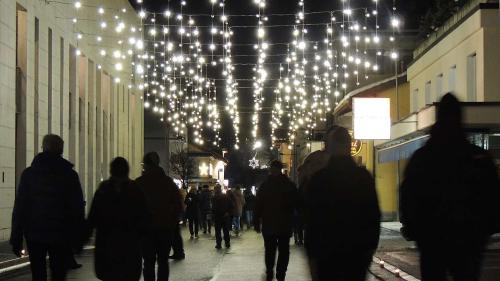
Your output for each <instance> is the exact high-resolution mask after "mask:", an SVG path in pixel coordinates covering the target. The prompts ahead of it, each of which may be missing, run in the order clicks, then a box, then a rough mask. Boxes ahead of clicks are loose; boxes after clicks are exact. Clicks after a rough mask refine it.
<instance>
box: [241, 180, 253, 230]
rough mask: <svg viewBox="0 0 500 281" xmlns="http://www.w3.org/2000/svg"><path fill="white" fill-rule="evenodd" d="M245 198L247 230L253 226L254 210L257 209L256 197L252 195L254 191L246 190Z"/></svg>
mask: <svg viewBox="0 0 500 281" xmlns="http://www.w3.org/2000/svg"><path fill="white" fill-rule="evenodd" d="M243 195H244V197H245V207H244V211H245V221H246V223H247V229H250V228H251V227H252V226H253V209H254V208H255V195H254V194H253V193H252V189H250V188H246V189H245V191H244V192H243Z"/></svg>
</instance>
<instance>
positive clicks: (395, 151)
mask: <svg viewBox="0 0 500 281" xmlns="http://www.w3.org/2000/svg"><path fill="white" fill-rule="evenodd" d="M428 139H429V136H428V135H427V136H423V137H420V138H417V139H413V140H410V141H407V142H404V143H401V144H398V145H395V146H392V147H388V148H384V149H381V150H379V151H377V159H378V160H377V161H378V163H388V162H394V161H398V160H404V159H409V158H410V157H411V156H412V155H413V153H414V152H415V151H417V149H419V148H421V147H422V146H424V144H425V143H426V142H427V140H428Z"/></svg>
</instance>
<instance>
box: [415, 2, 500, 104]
mask: <svg viewBox="0 0 500 281" xmlns="http://www.w3.org/2000/svg"><path fill="white" fill-rule="evenodd" d="M499 26H500V17H499V16H498V10H495V9H480V10H478V11H476V12H475V13H474V14H473V15H471V16H470V17H469V18H467V19H465V20H464V21H463V22H462V23H461V24H460V25H459V26H458V27H456V28H455V29H454V30H452V31H451V32H450V33H449V34H447V36H446V37H444V38H443V39H442V40H441V41H439V42H437V43H436V44H435V45H434V46H433V47H432V48H431V49H429V50H428V51H427V52H426V53H423V54H422V55H421V57H419V58H417V59H416V61H414V63H413V64H412V65H411V66H410V67H409V68H408V71H407V72H408V81H410V93H411V98H410V100H411V109H412V111H413V112H415V111H418V110H420V109H421V108H423V107H425V106H426V105H428V104H432V103H433V102H436V101H439V99H440V97H441V96H442V94H444V93H446V92H450V91H452V92H454V93H455V94H456V95H457V96H458V98H459V99H460V100H462V101H471V102H483V101H499V100H500V91H498V89H499V87H500V79H499V77H500V65H499V64H498V63H497V62H496V61H497V59H496V58H498V57H499V56H500V48H498V46H499V44H500V28H499ZM472 54H476V80H475V84H476V86H475V89H476V93H477V94H476V97H472V98H471V97H470V96H468V95H467V91H468V87H471V85H472V83H471V82H470V81H468V78H467V68H468V57H469V56H471V55H472ZM453 68H455V70H452V69H453ZM453 72H455V74H454V76H455V78H454V79H453V78H451V77H452V76H453V74H452V73H453ZM450 78H451V79H450ZM439 79H441V81H442V82H441V83H442V84H441V85H442V87H440V88H441V89H442V90H441V91H440V92H439V93H438V91H439V90H438V88H439V87H438V86H437V85H438V84H439V82H438V80H439ZM452 81H454V83H450V82H452ZM429 82H430V84H431V86H430V90H431V91H430V92H431V97H430V99H427V100H426V97H425V92H426V84H427V83H429Z"/></svg>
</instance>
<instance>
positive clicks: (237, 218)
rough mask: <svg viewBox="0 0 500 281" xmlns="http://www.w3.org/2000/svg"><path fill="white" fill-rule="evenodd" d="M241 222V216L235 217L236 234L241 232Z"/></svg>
mask: <svg viewBox="0 0 500 281" xmlns="http://www.w3.org/2000/svg"><path fill="white" fill-rule="evenodd" d="M240 221H241V217H240V216H233V226H234V232H236V233H238V232H240Z"/></svg>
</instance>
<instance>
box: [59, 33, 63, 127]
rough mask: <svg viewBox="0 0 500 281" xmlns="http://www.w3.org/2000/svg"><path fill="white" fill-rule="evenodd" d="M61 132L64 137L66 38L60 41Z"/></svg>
mask: <svg viewBox="0 0 500 281" xmlns="http://www.w3.org/2000/svg"><path fill="white" fill-rule="evenodd" d="M59 40H60V42H59V44H60V46H59V127H60V128H59V131H60V134H61V137H63V136H64V134H63V133H64V38H62V37H61V38H60V39H59Z"/></svg>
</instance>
